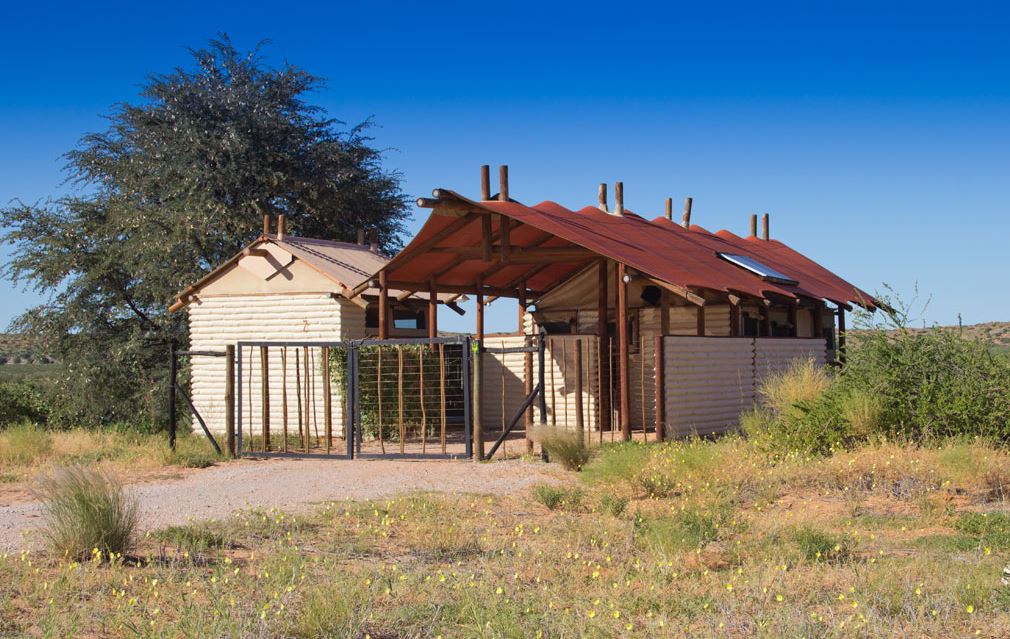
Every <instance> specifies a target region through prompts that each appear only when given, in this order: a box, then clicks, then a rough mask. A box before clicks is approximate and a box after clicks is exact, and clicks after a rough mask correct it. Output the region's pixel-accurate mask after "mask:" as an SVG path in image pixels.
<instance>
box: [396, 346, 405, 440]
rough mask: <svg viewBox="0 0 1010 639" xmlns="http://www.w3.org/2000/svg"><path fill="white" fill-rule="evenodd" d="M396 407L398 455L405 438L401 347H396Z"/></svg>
mask: <svg viewBox="0 0 1010 639" xmlns="http://www.w3.org/2000/svg"><path fill="white" fill-rule="evenodd" d="M396 360H397V368H396V405H397V426H398V427H399V432H400V454H401V455H402V454H403V452H404V451H403V446H404V441H403V440H404V439H406V438H407V427H406V424H405V423H404V421H403V346H400V345H399V344H397V345H396Z"/></svg>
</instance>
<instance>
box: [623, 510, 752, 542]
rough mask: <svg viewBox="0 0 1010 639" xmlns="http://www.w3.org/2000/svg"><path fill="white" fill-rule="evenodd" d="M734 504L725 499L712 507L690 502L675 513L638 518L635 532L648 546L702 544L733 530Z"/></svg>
mask: <svg viewBox="0 0 1010 639" xmlns="http://www.w3.org/2000/svg"><path fill="white" fill-rule="evenodd" d="M732 517H733V509H732V506H731V505H730V504H728V503H725V502H719V503H716V504H715V505H713V506H710V507H702V506H690V507H687V508H684V509H682V510H678V511H677V512H676V513H675V514H673V515H672V516H659V517H652V518H643V517H641V516H638V517H636V519H635V535H636V537H638V538H639V539H641V540H642V541H643V542H644V543H645V545H646V546H647V547H650V548H653V549H662V550H667V551H669V550H676V549H684V548H702V547H704V546H705V545H707V544H709V543H711V542H713V541H715V540H716V539H718V538H719V536H720V534H721V533H722V531H724V530H726V531H732V530H733V529H734V528H735V525H734V522H733V519H732Z"/></svg>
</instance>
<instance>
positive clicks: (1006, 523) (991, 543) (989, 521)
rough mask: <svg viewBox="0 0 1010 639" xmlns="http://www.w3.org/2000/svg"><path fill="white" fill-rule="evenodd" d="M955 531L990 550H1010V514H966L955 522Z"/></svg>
mask: <svg viewBox="0 0 1010 639" xmlns="http://www.w3.org/2000/svg"><path fill="white" fill-rule="evenodd" d="M954 530H956V531H958V532H960V533H964V534H965V535H970V536H972V537H974V538H975V539H977V540H978V543H979V544H980V545H982V546H986V547H988V548H990V549H999V550H1007V549H1010V514H1007V513H1002V512H988V513H966V514H964V515H961V517H960V518H958V520H957V521H955V522H954Z"/></svg>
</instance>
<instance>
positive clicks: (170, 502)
mask: <svg viewBox="0 0 1010 639" xmlns="http://www.w3.org/2000/svg"><path fill="white" fill-rule="evenodd" d="M557 472H558V471H556V470H554V469H553V468H551V467H548V466H545V465H544V464H539V463H533V462H524V461H519V460H508V461H498V462H492V463H487V464H474V463H472V462H466V461H445V460H438V461H430V460H424V461H403V460H387V459H382V460H356V461H348V460H288V459H285V460H280V459H272V460H258V461H257V460H243V461H238V462H231V463H227V464H223V465H220V466H214V467H211V468H207V469H204V470H199V471H194V472H192V473H191V474H188V475H187V476H185V477H183V478H181V479H174V480H164V481H156V482H151V483H141V484H133V485H131V486H129V487H128V490H130V491H132V492H134V493H136V494H137V495H138V496H139V497H140V504H141V516H140V522H141V530H142V531H143V530H153V529H157V528H163V527H165V526H171V525H175V524H184V523H186V522H187V521H190V520H193V519H221V518H224V517H227V516H228V515H229V514H231V513H232V512H235V511H236V510H241V509H243V508H254V507H255V508H270V507H278V508H282V509H284V510H285V511H288V512H297V511H304V510H306V509H308V508H310V507H311V505H312V504H316V503H319V502H323V501H332V500H340V499H370V498H376V497H388V496H390V495H395V494H397V493H404V492H412V491H436V492H445V493H494V494H505V493H509V492H513V493H514V492H518V491H522V490H524V489H525V488H527V487H529V486H531V485H533V484H535V483H539V482H543V481H552V480H553V479H556V478H557V477H558V474H557ZM41 523H42V505H41V504H40V503H39V502H37V501H28V502H24V503H16V504H11V505H5V506H0V550H17V549H20V548H24V547H34V546H36V544H35V537H36V536H35V535H32V530H33V529H34V528H36V527H37V526H39V525H41Z"/></svg>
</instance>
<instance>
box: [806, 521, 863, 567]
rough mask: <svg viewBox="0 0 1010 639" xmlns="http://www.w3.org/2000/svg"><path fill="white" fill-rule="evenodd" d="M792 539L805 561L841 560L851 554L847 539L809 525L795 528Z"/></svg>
mask: <svg viewBox="0 0 1010 639" xmlns="http://www.w3.org/2000/svg"><path fill="white" fill-rule="evenodd" d="M793 541H795V542H796V545H797V546H799V549H800V553H801V554H802V555H803V558H804V559H806V560H807V561H827V562H841V561H844V560H846V559H848V557H849V555H850V554H851V550H850V548H849V542H848V539H846V538H845V537H843V536H835V535H830V534H828V533H826V532H824V531H822V530H818V529H816V528H813V527H811V526H803V527H801V528H797V529H796V530H795V531H794V532H793Z"/></svg>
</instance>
